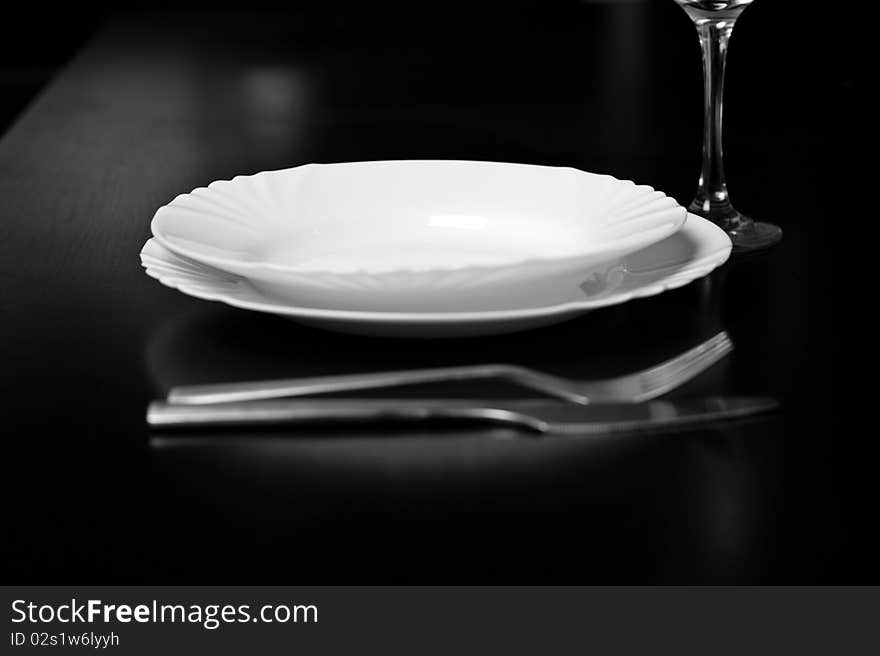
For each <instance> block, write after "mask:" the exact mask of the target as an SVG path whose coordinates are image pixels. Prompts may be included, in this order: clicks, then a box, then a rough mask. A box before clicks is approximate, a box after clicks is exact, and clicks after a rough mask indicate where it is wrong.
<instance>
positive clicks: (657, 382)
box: [634, 332, 733, 401]
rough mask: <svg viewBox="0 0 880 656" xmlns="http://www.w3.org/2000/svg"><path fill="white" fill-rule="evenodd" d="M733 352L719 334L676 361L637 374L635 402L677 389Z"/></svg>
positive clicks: (730, 346) (723, 335) (726, 337)
mask: <svg viewBox="0 0 880 656" xmlns="http://www.w3.org/2000/svg"><path fill="white" fill-rule="evenodd" d="M731 350H733V342H731V340H730V337H729V336H728V335H727V333H726V332H720V333H718V334H717V335H715V336H714V337H712V338H710V339H708V340H706V341H705V342H703V343H702V344H700V345H698V346H696V347H694V348H692V349H690V350H689V351H687V352H685V353H683V354H681V355H680V356H678V357H675V358H672V359H671V360H667V361H666V362H664V363H661V364H659V365H657V366H656V367H652V368H651V369H648V370H646V371H644V372H642V373H641V374H635V376H636V377H638V378H640V379H641V382H642V385H641V387H642V389H641V391H640V392H639V393H637V394H636V395H635V396H634V400H635V401H648V400H650V399H653V398H656V397H658V396H660V395H662V394H665V393H666V392H668V391H670V390H672V389H675V388H676V387H679V386H680V385H682V384H684V383H686V382H687V381H689V380H691V379H692V378H694V377H696V376H697V375H699V374H700V373H702V372H703V371H705V370H706V369H708V368H709V367H711V366H712V365H714V364H715V363H716V362H718V361H719V360H720V359H722V358H723V357H724V356H725V355H727V354H728V353H730V351H731Z"/></svg>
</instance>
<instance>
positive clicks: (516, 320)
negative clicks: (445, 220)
mask: <svg viewBox="0 0 880 656" xmlns="http://www.w3.org/2000/svg"><path fill="white" fill-rule="evenodd" d="M730 250H731V242H730V238H729V237H728V236H727V234H725V232H724V231H723V230H721V229H720V228H718V227H717V226H716V225H715V224H713V223H711V222H710V221H707V220H705V219H703V218H701V217H699V216H696V215H693V214H689V215H688V221H687V223H686V224H685V226H684V228H682V229H681V230H680V231H679V232H677V233H676V234H674V235H672V236H671V237H668V238H667V239H665V240H663V241H662V242H659V243H656V244H654V245H652V246H649V247H647V248H645V249H643V250H641V251H639V252H637V253H633V254H630V255H628V256H625V257H622V258H620V259H618V260H617V261H616V262H614V263H613V264H611V265H608V266H603V267H600V268H599V269H597V270H595V271H593V272H591V273H590V274H589V275H586V276H584V277H583V278H582V279H581V280H580V281H579V283H578V284H575V285H572V286H571V287H569V288H567V289H565V290H563V292H561V293H562V294H563V295H564V296H565V297H566V298H565V300H563V301H562V302H558V303H554V302H551V303H548V302H547V299H544V298H541V297H533V296H529V295H528V294H523V295H521V296H519V297H518V298H514V299H511V300H512V304H511V306H510V307H508V308H507V309H503V310H494V311H481V312H358V311H351V310H344V309H339V308H333V307H323V308H320V307H305V306H302V305H296V304H292V303H290V302H287V301H285V300H284V299H279V298H276V297H272V296H269V295H267V294H266V293H265V292H262V291H260V290H258V289H257V288H255V287H254V286H253V285H252V284H251V283H250V282H249V281H248V280H247V279H246V278H244V277H242V276H238V275H235V274H232V273H228V272H224V271H221V270H219V269H215V268H213V267H209V266H206V265H204V264H200V263H198V262H195V261H193V260H188V259H186V258H182V257H180V256H178V255H175V254H174V253H172V252H171V251H169V250H168V249H166V248H164V247H163V246H162V245H161V244H160V243H159V242H158V241H157V240H156V239H150V240H149V241H147V243H146V244H145V245H144V248H143V250H142V251H141V263H142V265H143V266H144V268H145V269H146V272H147V274H148V275H150V276H152V277H153V278H156V279H158V280H159V282H161V283H162V284H163V285H166V286H168V287H172V288H174V289H178V290H180V291H182V292H183V293H184V294H188V295H190V296H195V297H196V298H202V299H206V300H211V301H221V302H223V303H226V304H228V305H232V306H234V307H238V308H244V309H247V310H257V311H260V312H269V313H272V314H277V315H281V316H284V317H288V318H290V319H294V320H296V321H298V322H300V323H305V324H310V325H315V326H319V327H322V328H327V329H330V330H336V331H340V332H347V333H356V334H367V335H383V336H397V337H464V336H471V335H489V334H497V333H509V332H516V331H519V330H526V329H528V328H535V327H538V326H543V325H549V324H553V323H558V322H561V321H565V320H566V319H569V318H572V317H574V316H576V315H579V314H583V313H585V312H588V311H590V310H594V309H596V308H600V307H605V306H608V305H616V304H618V303H624V302H626V301H628V300H631V299H633V298H640V297H645V296H653V295H655V294H659V293H661V292H663V291H664V290H667V289H673V288H676V287H681V286H682V285H685V284H687V283H689V282H691V281H692V280H695V279H697V278H701V277H703V276H705V275H706V274H708V273H709V272H710V271H712V270H713V269H715V268H716V267H718V266H720V265H721V264H723V263H724V262H725V261H726V260H727V258H728V257H729V256H730Z"/></svg>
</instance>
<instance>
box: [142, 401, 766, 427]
mask: <svg viewBox="0 0 880 656" xmlns="http://www.w3.org/2000/svg"><path fill="white" fill-rule="evenodd" d="M778 405H779V404H778V402H777V401H776V400H775V399H772V398H769V397H708V398H699V399H690V400H681V401H651V402H649V403H640V404H631V403H621V404H616V403H615V404H595V405H590V406H581V405H575V404H570V403H565V402H559V401H545V400H537V399H526V400H512V401H511V400H486V399H483V400H473V399H470V400H468V399H308V400H305V399H276V400H270V401H247V402H236V403H218V404H213V405H202V406H199V405H178V404H174V403H168V402H166V401H154V402H153V403H151V404H150V406H149V407H148V409H147V423H148V424H149V425H150V426H151V427H153V428H154V429H166V430H167V429H178V430H179V429H194V428H223V427H237V426H238V427H260V426H263V427H268V426H290V425H300V424H311V425H335V424H349V425H350V424H364V423H386V422H392V423H414V422H417V423H426V422H432V421H435V422H436V421H442V420H466V421H474V422H480V423H488V424H496V425H499V424H500V425H507V426H512V427H516V428H520V429H523V430H528V431H531V432H535V433H541V434H559V435H561V434H580V435H584V434H592V435H598V434H608V433H621V432H642V431H651V430H667V429H683V428H686V427H696V426H701V425H704V424H707V423H710V422H715V421H720V420H726V419H736V418H741V417H748V416H751V415H755V414H759V413H763V412H769V411H771V410H773V409H775V408H777V407H778Z"/></svg>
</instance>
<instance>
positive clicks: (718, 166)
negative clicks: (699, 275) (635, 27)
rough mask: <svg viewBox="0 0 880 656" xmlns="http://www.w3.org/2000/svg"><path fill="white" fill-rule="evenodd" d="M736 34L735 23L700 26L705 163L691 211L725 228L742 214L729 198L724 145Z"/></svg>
mask: <svg viewBox="0 0 880 656" xmlns="http://www.w3.org/2000/svg"><path fill="white" fill-rule="evenodd" d="M732 32H733V21H732V20H714V21H713V20H705V21H700V22H698V23H697V33H698V34H699V37H700V46H701V48H702V51H703V82H704V113H703V163H702V169H701V171H700V182H699V188H698V189H697V195H696V197H695V198H694V202H693V203H692V204H691V209H692V210H696V211H699V213H700V214H703V215H704V216H707V217H709V218H711V219H712V220H714V221H716V222H718V223H720V224H722V225H724V224H727V223H730V222H737V221H738V220H739V218H738V217H739V213H738V212H737V211H736V210H735V209H733V206H732V205H731V204H730V199H729V198H728V195H727V182H726V181H725V178H724V152H723V149H722V144H721V126H722V111H723V100H724V67H725V63H726V61H727V43H728V41H729V39H730V35H731V33H732ZM724 227H726V228H730V227H734V226H730V225H725V226H724Z"/></svg>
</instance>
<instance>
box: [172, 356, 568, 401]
mask: <svg viewBox="0 0 880 656" xmlns="http://www.w3.org/2000/svg"><path fill="white" fill-rule="evenodd" d="M492 378H502V379H507V380H510V381H512V382H516V383H519V384H521V385H523V386H525V387H527V388H529V389H532V390H535V391H541V392H544V393H546V394H548V395H550V396H554V397H557V398H561V399H565V400H574V399H572V398H571V395H570V394H568V393H567V391H566V390H565V389H564V388H561V387H560V385H559V383H558V380H557V379H555V378H553V377H552V376H546V375H544V374H540V373H538V372H535V371H531V370H529V369H525V368H523V367H516V366H513V365H506V364H484V365H474V366H467V367H441V368H436V369H411V370H405V371H385V372H379V373H368V374H349V375H343V376H316V377H312V378H287V379H280V380H261V381H247V382H240V383H218V384H212V385H191V386H181V387H174V388H172V389H171V390H170V391H169V393H168V402H169V403H174V404H178V405H204V404H214V403H231V402H238V401H259V400H266V399H277V398H284V397H293V396H308V395H311V394H323V393H327V392H351V391H357V390H365V389H380V388H385V387H398V386H401V385H416V384H420V383H441V382H453V381H462V380H484V379H492Z"/></svg>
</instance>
